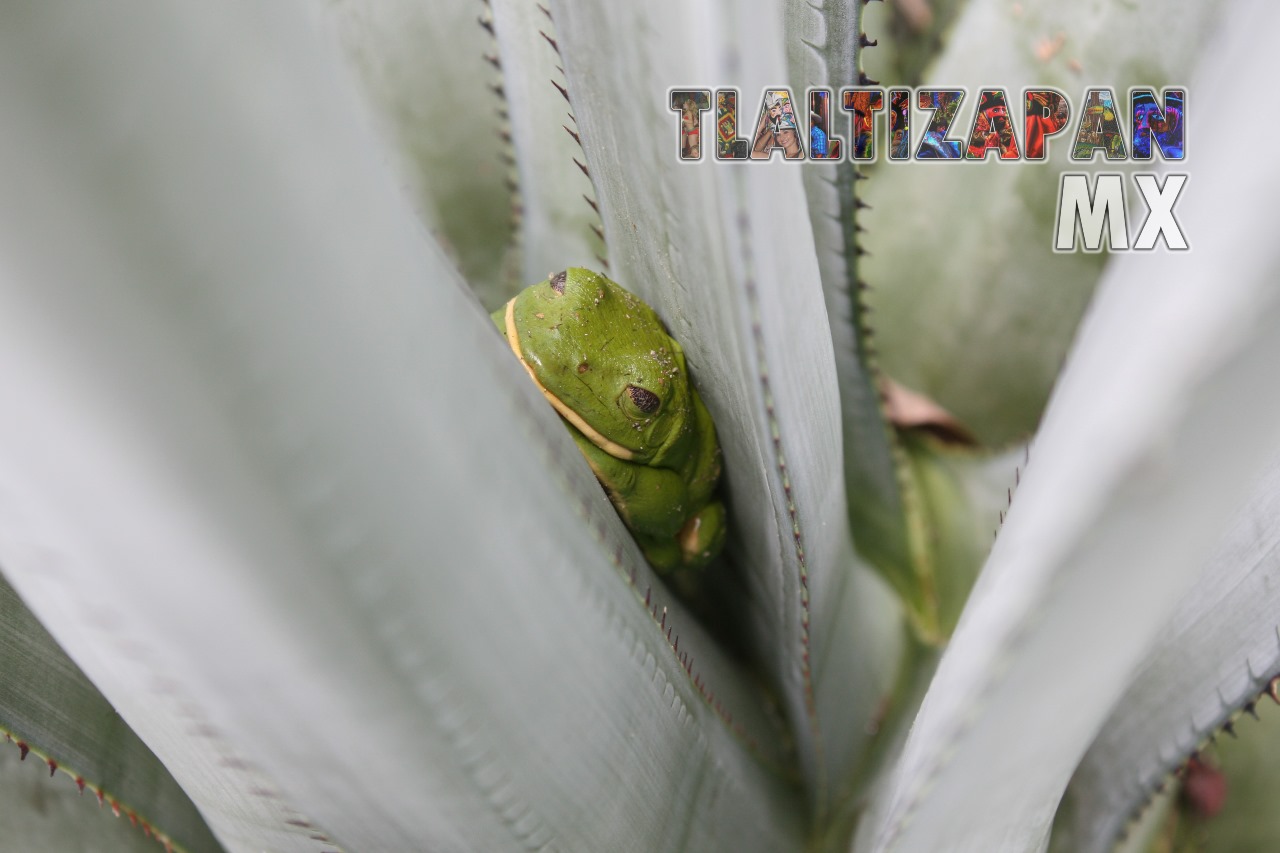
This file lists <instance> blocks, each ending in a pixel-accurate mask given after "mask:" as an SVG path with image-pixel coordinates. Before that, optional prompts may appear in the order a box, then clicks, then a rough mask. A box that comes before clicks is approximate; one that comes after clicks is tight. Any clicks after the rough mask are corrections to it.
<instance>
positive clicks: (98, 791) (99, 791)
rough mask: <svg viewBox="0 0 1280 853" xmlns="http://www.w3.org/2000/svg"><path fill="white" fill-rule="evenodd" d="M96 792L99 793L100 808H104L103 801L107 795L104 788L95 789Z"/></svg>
mask: <svg viewBox="0 0 1280 853" xmlns="http://www.w3.org/2000/svg"><path fill="white" fill-rule="evenodd" d="M94 793H95V794H97V795H98V808H102V802H103V800H104V799H105V797H104V796H103V794H102V789H101V788H99V789H98V790H96V791H94Z"/></svg>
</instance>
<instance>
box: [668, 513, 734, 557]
mask: <svg viewBox="0 0 1280 853" xmlns="http://www.w3.org/2000/svg"><path fill="white" fill-rule="evenodd" d="M725 530H726V528H725V513H724V504H722V503H721V502H720V501H712V502H711V503H709V504H707V505H706V506H704V507H703V508H702V509H701V510H699V511H698V512H697V513H695V514H694V515H692V516H690V517H689V520H688V521H686V522H685V523H684V527H681V528H680V532H679V533H677V534H676V543H677V545H678V546H679V548H680V563H681V565H683V566H684V567H685V568H689V569H700V568H702V567H703V566H705V565H706V564H707V563H710V562H711V561H712V560H713V559H715V557H716V556H717V555H718V554H719V553H720V549H722V548H723V547H724V538H725Z"/></svg>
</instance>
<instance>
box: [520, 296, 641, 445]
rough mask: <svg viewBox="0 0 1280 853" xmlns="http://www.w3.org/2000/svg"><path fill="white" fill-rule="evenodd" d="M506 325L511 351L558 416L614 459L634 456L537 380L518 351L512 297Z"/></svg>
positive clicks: (522, 354)
mask: <svg viewBox="0 0 1280 853" xmlns="http://www.w3.org/2000/svg"><path fill="white" fill-rule="evenodd" d="M504 320H505V322H506V327H507V343H508V344H510V345H511V351H512V352H513V353H515V354H516V358H518V359H520V364H522V365H523V366H524V369H525V371H526V372H527V373H528V374H529V378H530V379H532V380H533V384H534V385H537V386H538V390H539V391H541V392H542V396H544V397H546V398H547V402H549V403H550V404H551V405H552V406H554V407H555V410H556V411H557V412H559V413H560V417H562V418H564V419H565V420H566V421H568V422H569V423H571V424H573V425H574V426H575V427H577V429H578V431H579V432H580V433H582V434H583V435H585V436H586V437H587V440H588V441H590V442H591V443H592V444H594V445H595V446H596V447H598V448H600V449H601V450H603V451H604V452H605V453H608V454H609V455H610V456H612V457H614V458H615V459H622V460H625V461H630V460H631V459H633V458H634V457H635V451H633V450H629V449H628V448H625V447H623V446H622V445H621V444H618V443H617V442H616V441H610V440H609V439H607V438H605V437H604V436H603V435H601V434H600V433H598V432H596V430H595V428H594V427H593V426H591V424H589V423H587V422H586V421H584V420H583V419H582V416H581V415H579V414H578V413H577V412H575V411H574V410H573V409H571V408H569V407H568V406H566V405H565V404H564V403H563V402H561V400H560V398H559V397H557V396H556V395H555V394H552V393H551V392H550V391H548V390H547V389H546V387H544V386H543V384H542V383H541V382H539V381H538V376H537V374H535V373H534V372H533V368H532V367H530V366H529V362H527V361H525V360H524V353H522V352H521V351H520V335H519V333H517V332H516V301H515V299H512V300H511V301H510V302H508V303H507V310H506V314H505V317H504Z"/></svg>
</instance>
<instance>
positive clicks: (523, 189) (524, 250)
mask: <svg viewBox="0 0 1280 853" xmlns="http://www.w3.org/2000/svg"><path fill="white" fill-rule="evenodd" d="M492 6H493V19H494V25H495V27H496V32H497V36H498V46H499V47H500V48H501V56H502V88H503V91H504V93H505V100H506V104H507V108H508V109H509V110H510V113H511V135H512V138H513V140H514V143H515V156H516V165H517V167H518V168H519V175H520V179H519V184H520V211H521V212H520V218H519V231H520V241H521V255H522V261H521V267H520V269H521V273H522V276H523V281H524V283H525V284H533V283H534V282H537V281H542V280H543V279H546V278H548V277H549V276H550V275H551V274H553V273H555V272H558V271H560V270H563V269H565V268H567V267H589V268H592V269H600V268H602V266H603V264H602V263H601V259H602V257H603V256H604V255H605V251H604V243H603V241H602V240H601V238H600V237H599V236H598V235H597V234H596V233H595V232H593V230H592V229H593V228H595V229H599V228H600V226H601V222H600V214H598V213H596V211H595V210H594V209H593V208H592V207H591V204H592V203H593V202H594V200H595V189H594V188H593V187H592V186H591V181H590V179H589V178H588V177H587V176H586V174H584V173H583V171H582V168H581V167H580V164H582V163H583V162H584V161H585V159H586V155H585V154H584V153H583V151H582V146H581V145H580V144H579V143H578V141H577V138H576V134H577V133H578V126H577V122H576V121H575V119H574V116H573V107H572V106H571V105H570V103H569V101H568V99H567V98H566V97H565V95H564V94H562V92H561V88H563V87H564V86H565V85H566V80H565V73H564V70H563V67H562V66H563V65H564V58H563V57H562V56H561V55H560V47H559V42H558V41H557V40H556V28H555V24H554V22H553V21H552V20H551V15H550V13H549V12H548V11H547V6H546V4H545V3H540V2H539V0H492ZM557 87H560V88H557ZM570 97H571V96H570ZM493 307H497V306H493Z"/></svg>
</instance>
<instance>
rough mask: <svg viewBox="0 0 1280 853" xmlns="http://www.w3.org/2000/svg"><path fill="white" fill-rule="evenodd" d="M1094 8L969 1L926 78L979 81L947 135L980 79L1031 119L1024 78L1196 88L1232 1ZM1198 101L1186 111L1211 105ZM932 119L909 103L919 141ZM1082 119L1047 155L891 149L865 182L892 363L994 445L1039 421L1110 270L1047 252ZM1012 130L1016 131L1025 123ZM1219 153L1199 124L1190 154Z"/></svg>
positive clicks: (1035, 0) (938, 83)
mask: <svg viewBox="0 0 1280 853" xmlns="http://www.w3.org/2000/svg"><path fill="white" fill-rule="evenodd" d="M1083 8H1084V7H1082V6H1081V5H1080V4H1078V3H1061V2H1056V0H1024V2H1021V3H1010V2H1006V0H972V2H969V3H968V4H966V6H965V9H964V12H963V14H962V15H961V16H960V19H959V20H958V21H957V22H956V24H955V29H954V31H953V32H952V33H951V36H950V39H949V41H948V43H947V48H946V50H945V51H944V52H943V54H942V56H941V57H940V58H939V60H938V62H937V63H936V64H935V65H934V66H933V68H932V69H931V70H930V71H929V73H928V74H927V75H926V76H925V80H924V83H923V84H922V85H926V86H935V87H952V86H955V87H968V89H969V96H968V98H967V99H966V101H965V103H964V104H963V105H962V106H961V108H960V114H959V118H958V119H957V120H956V123H955V126H954V127H953V129H952V134H951V135H952V137H953V138H963V139H965V140H967V138H968V133H969V130H970V127H971V124H972V120H973V111H974V107H975V105H976V103H977V97H978V91H979V89H980V88H981V87H984V86H993V87H1004V88H1005V90H1006V94H1007V95H1008V97H1009V98H1010V99H1012V100H1011V102H1010V104H1009V108H1010V112H1011V113H1013V114H1015V115H1017V116H1021V115H1022V108H1021V106H1020V105H1019V104H1018V99H1019V98H1020V97H1021V91H1022V89H1023V87H1042V86H1047V87H1052V88H1057V89H1059V90H1061V91H1062V92H1063V93H1065V94H1066V95H1067V97H1068V98H1069V99H1070V100H1071V102H1072V104H1073V108H1074V109H1075V110H1079V109H1081V106H1080V105H1081V104H1082V103H1083V100H1082V99H1083V95H1084V92H1085V89H1086V88H1087V87H1088V86H1091V85H1092V86H1110V87H1112V89H1113V92H1114V93H1115V94H1116V96H1117V97H1118V98H1120V99H1121V102H1122V103H1125V104H1127V97H1128V96H1127V91H1128V87H1129V86H1132V85H1144V86H1155V87H1159V86H1164V85H1175V84H1183V85H1185V84H1186V83H1187V82H1188V81H1189V80H1190V78H1191V72H1192V71H1193V70H1194V69H1195V67H1196V64H1197V61H1198V60H1199V58H1200V57H1201V56H1204V55H1206V54H1205V49H1204V45H1205V44H1206V43H1207V42H1208V39H1207V38H1206V34H1207V33H1210V32H1212V31H1213V28H1214V26H1215V25H1216V24H1217V23H1218V21H1219V20H1225V19H1228V18H1229V15H1228V13H1227V11H1226V10H1227V9H1228V8H1229V4H1228V3H1227V2H1226V0H1218V1H1217V2H1204V0H1177V2H1169V0H1133V2H1123V1H1122V0H1098V2H1094V3H1092V4H1090V5H1089V7H1088V9H1089V11H1087V12H1086V11H1083ZM873 35H875V34H874V33H873ZM1059 40H1060V44H1059ZM1054 45H1057V47H1056V48H1055V47H1054ZM1040 51H1043V52H1044V55H1046V56H1048V57H1049V58H1047V59H1043V60H1042V59H1040V58H1039V56H1040V53H1038V52H1040ZM1073 63H1078V65H1079V68H1080V70H1079V71H1076V70H1074V66H1073ZM883 82H884V83H885V84H886V85H897V84H900V83H901V82H903V81H897V80H893V79H886V80H885V81H883ZM1189 97H1190V98H1194V97H1195V92H1192V94H1191V95H1190V96H1189ZM1191 103H1193V104H1194V106H1192V108H1191V109H1190V110H1188V113H1189V114H1191V115H1194V114H1195V112H1197V111H1199V110H1200V109H1202V106H1201V104H1202V102H1201V101H1198V100H1197V101H1194V102H1191ZM927 115H928V114H927V113H925V112H922V111H916V112H915V113H914V116H913V127H912V131H913V135H914V136H915V137H917V138H918V135H919V134H920V133H922V132H923V129H924V124H923V121H924V119H925V117H926V116H927ZM1077 119H1078V112H1073V115H1072V119H1071V121H1070V122H1069V123H1068V130H1066V131H1064V133H1063V134H1062V135H1061V136H1059V137H1056V138H1055V139H1053V140H1051V141H1050V159H1049V161H1047V162H1045V163H1039V164H1037V163H1000V162H996V161H995V160H994V159H991V158H992V157H994V155H989V159H988V162H986V163H982V164H978V163H950V164H947V163H939V162H917V161H912V162H910V163H889V162H884V155H885V152H883V151H882V152H880V162H879V164H878V165H877V167H876V169H875V170H874V171H873V172H872V174H871V178H870V180H867V181H864V182H862V183H863V187H862V189H863V190H864V193H865V199H866V201H867V202H868V203H869V204H870V205H871V207H872V211H873V213H874V217H875V218H874V220H873V222H872V224H871V225H870V226H869V230H868V233H867V234H866V246H867V249H868V250H869V252H870V255H869V256H868V257H866V258H864V259H863V273H862V274H863V276H864V277H865V278H866V279H867V281H868V282H870V284H871V286H872V290H871V296H870V302H871V305H872V307H873V309H874V312H875V313H874V318H875V320H874V325H875V330H876V333H877V341H878V342H879V345H880V351H881V357H882V366H883V367H884V369H885V371H886V372H887V373H889V375H891V376H893V377H894V378H895V379H897V380H898V381H900V382H902V383H903V384H905V385H907V386H909V387H911V388H914V389H916V390H918V391H920V392H922V393H924V394H926V395H928V396H929V397H932V398H933V399H935V400H937V401H938V402H939V403H941V404H942V405H943V406H944V407H945V408H947V409H948V410H950V411H951V412H953V413H954V414H955V415H956V416H957V417H959V419H960V420H961V421H962V422H963V423H964V424H965V425H966V426H968V427H969V428H970V429H971V430H972V431H973V432H974V433H975V435H977V437H978V438H979V439H981V440H982V441H984V442H985V443H989V444H995V445H1003V444H1005V443H1007V442H1009V441H1010V440H1016V439H1021V438H1023V437H1025V436H1027V435H1029V434H1030V433H1031V432H1032V431H1033V430H1034V429H1035V426H1036V424H1037V422H1038V420H1039V417H1040V413H1041V411H1042V409H1043V407H1044V403H1045V400H1046V399H1047V398H1048V396H1049V391H1050V388H1051V387H1052V385H1053V382H1054V380H1055V378H1056V377H1057V375H1058V372H1059V370H1060V369H1061V366H1062V361H1063V358H1064V356H1065V355H1066V353H1067V349H1068V346H1069V345H1070V343H1071V340H1072V335H1073V334H1074V332H1075V328H1076V323H1077V321H1078V319H1079V317H1080V316H1081V314H1082V312H1083V311H1084V308H1085V306H1086V305H1087V304H1088V300H1089V297H1090V294H1091V293H1092V292H1093V288H1094V284H1095V282H1096V281H1097V278H1098V276H1099V274H1100V273H1101V271H1102V265H1103V262H1104V260H1105V256H1103V255H1092V254H1086V253H1084V252H1076V253H1055V252H1054V251H1053V248H1052V239H1053V224H1054V215H1055V212H1056V207H1057V200H1058V185H1059V180H1060V174H1061V173H1062V172H1063V171H1064V170H1071V169H1075V170H1076V171H1079V166H1080V164H1079V163H1076V164H1075V165H1072V162H1071V161H1070V160H1069V159H1068V158H1067V155H1068V153H1069V148H1070V141H1071V137H1072V135H1073V134H1074V132H1075V127H1076V120H1077ZM883 121H885V119H883V118H881V119H878V120H877V124H878V128H877V132H878V133H883V130H882V129H881V128H880V127H879V124H880V123H881V122H883ZM1016 132H1017V134H1018V136H1019V141H1020V142H1021V141H1022V137H1021V135H1022V127H1021V126H1018V127H1017V131H1016ZM882 141H883V140H882ZM1211 150H1212V149H1209V148H1208V147H1207V146H1206V145H1205V143H1204V142H1203V141H1202V139H1196V138H1195V137H1193V136H1188V151H1189V157H1190V158H1192V159H1194V158H1195V157H1197V156H1200V157H1206V156H1211V153H1210V152H1211ZM1113 167H1117V168H1113ZM1096 168H1097V169H1102V168H1103V167H1102V164H1101V163H1099V164H1098V165H1097V166H1096ZM1132 168H1133V164H1132V163H1126V164H1121V163H1108V164H1107V165H1106V169H1107V170H1109V171H1117V170H1125V171H1128V170H1131V169H1132ZM1142 171H1145V169H1143V170H1142ZM877 223H883V224H881V225H877Z"/></svg>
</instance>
